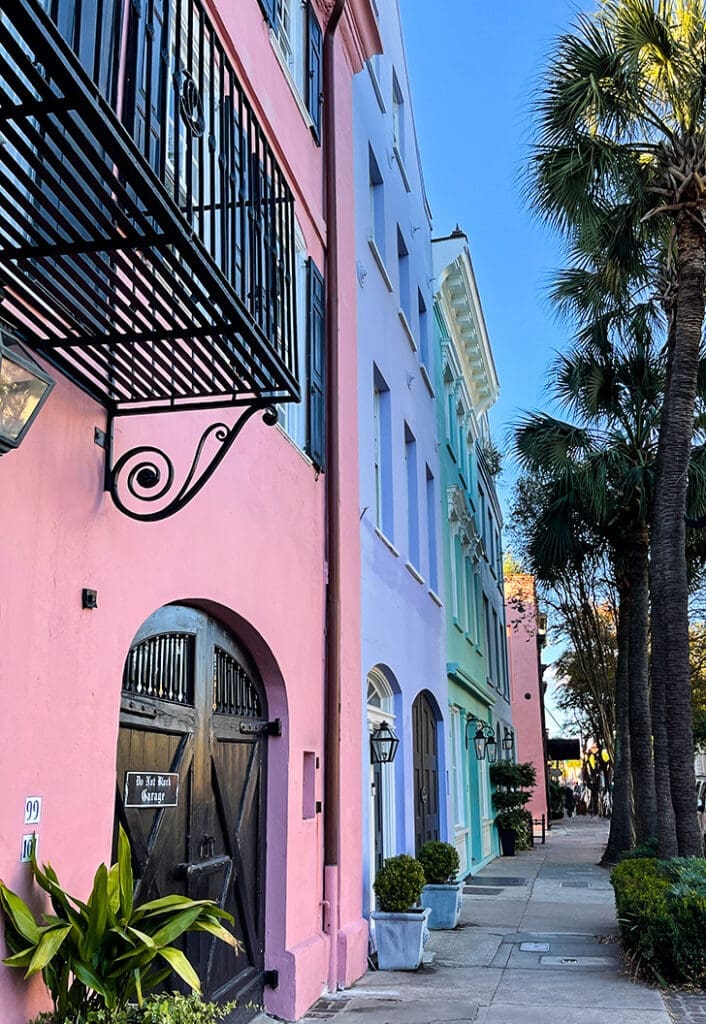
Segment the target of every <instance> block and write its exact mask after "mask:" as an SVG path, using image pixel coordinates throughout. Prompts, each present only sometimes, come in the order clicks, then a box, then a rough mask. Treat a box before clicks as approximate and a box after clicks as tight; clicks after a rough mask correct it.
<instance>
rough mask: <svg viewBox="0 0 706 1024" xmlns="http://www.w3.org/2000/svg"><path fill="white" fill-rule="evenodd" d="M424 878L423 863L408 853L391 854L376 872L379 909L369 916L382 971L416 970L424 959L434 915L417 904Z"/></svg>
mask: <svg viewBox="0 0 706 1024" xmlns="http://www.w3.org/2000/svg"><path fill="white" fill-rule="evenodd" d="M425 881H426V879H425V878H424V870H423V868H422V865H421V864H420V863H419V861H418V860H415V859H414V857H410V856H409V854H406V853H401V854H399V856H397V857H388V859H387V860H386V861H385V863H384V864H383V866H382V867H381V868H380V870H379V871H378V873H377V877H376V878H375V883H374V885H373V888H374V889H375V895H376V896H377V900H378V906H379V908H380V909H379V910H377V911H373V913H372V914H371V915H370V916H371V918H372V920H373V921H374V922H375V938H376V941H377V951H378V967H379V968H380V970H381V971H416V969H417V968H418V967H419V965H420V964H421V962H422V956H423V954H424V945H425V943H426V940H427V937H428V935H429V932H428V930H427V921H428V920H429V915H430V914H431V911H430V910H429V908H428V907H426V908H425V907H420V906H417V904H418V903H419V897H420V895H421V892H422V889H423V888H424V882H425Z"/></svg>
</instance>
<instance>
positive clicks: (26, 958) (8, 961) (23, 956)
mask: <svg viewBox="0 0 706 1024" xmlns="http://www.w3.org/2000/svg"><path fill="white" fill-rule="evenodd" d="M34 950H35V947H34V946H28V947H27V949H22V950H20V952H19V953H13V955H12V956H6V957H5V958H4V959H3V963H4V964H5V966H6V967H28V966H29V964H30V961H31V959H32V957H33V956H34Z"/></svg>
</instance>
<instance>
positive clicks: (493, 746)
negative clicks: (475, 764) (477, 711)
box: [466, 715, 498, 764]
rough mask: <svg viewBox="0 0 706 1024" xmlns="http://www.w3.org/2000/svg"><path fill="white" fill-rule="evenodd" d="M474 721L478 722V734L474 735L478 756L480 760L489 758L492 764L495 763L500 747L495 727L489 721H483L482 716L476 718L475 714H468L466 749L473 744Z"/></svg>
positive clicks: (474, 745) (474, 744)
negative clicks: (472, 729)
mask: <svg viewBox="0 0 706 1024" xmlns="http://www.w3.org/2000/svg"><path fill="white" fill-rule="evenodd" d="M474 722H475V724H476V734H475V736H474V737H473V747H474V749H475V752H476V758H477V759H478V760H479V761H485V760H486V758H487V760H488V761H489V762H490V764H493V763H494V762H495V760H496V757H497V749H498V744H497V742H496V740H495V734H494V733H493V727H492V726H491V725H489V724H488V723H487V722H483V721H481V719H480V718H476V717H475V715H467V716H466V750H468V748H469V747H470V745H471V735H470V726H471V725H473V723H474Z"/></svg>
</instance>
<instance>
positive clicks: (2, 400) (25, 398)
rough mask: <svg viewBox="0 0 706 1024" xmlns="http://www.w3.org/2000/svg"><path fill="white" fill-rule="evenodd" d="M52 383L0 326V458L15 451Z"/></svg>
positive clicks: (15, 340) (23, 349)
mask: <svg viewBox="0 0 706 1024" xmlns="http://www.w3.org/2000/svg"><path fill="white" fill-rule="evenodd" d="M53 387H54V381H53V380H52V379H51V377H50V376H49V375H48V374H47V373H45V372H44V370H43V369H42V368H41V366H39V364H38V363H36V362H35V361H34V359H33V358H32V356H31V355H30V354H29V352H28V351H27V349H26V348H25V347H24V345H22V344H21V343H20V341H19V339H18V338H16V337H15V335H14V334H11V333H10V332H9V331H8V330H7V329H5V328H3V327H2V326H1V325H0V455H5V454H6V453H7V452H9V451H12V449H13V448H19V446H20V445H21V444H22V441H23V440H24V437H25V434H26V433H27V431H28V430H29V428H30V427H31V426H32V424H33V423H34V421H35V419H36V418H37V416H38V415H39V410H40V409H41V408H42V406H43V405H44V402H45V401H46V399H47V397H48V395H49V392H50V391H51V389H52V388H53Z"/></svg>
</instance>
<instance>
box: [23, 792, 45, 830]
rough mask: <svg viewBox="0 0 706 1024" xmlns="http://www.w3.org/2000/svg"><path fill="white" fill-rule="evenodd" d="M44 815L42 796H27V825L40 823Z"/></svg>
mask: <svg viewBox="0 0 706 1024" xmlns="http://www.w3.org/2000/svg"><path fill="white" fill-rule="evenodd" d="M41 817H42V798H41V796H28V797H26V798H25V825H38V824H39V821H40V819H41Z"/></svg>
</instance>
